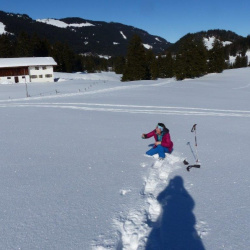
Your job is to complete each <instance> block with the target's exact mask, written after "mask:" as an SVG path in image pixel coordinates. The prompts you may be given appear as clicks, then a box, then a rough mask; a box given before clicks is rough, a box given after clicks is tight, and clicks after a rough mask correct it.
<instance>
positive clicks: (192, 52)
mask: <svg viewBox="0 0 250 250" xmlns="http://www.w3.org/2000/svg"><path fill="white" fill-rule="evenodd" d="M238 47H239V45H238ZM245 52H246V51H245ZM235 55H236V54H235ZM47 56H51V57H53V58H54V59H55V61H56V62H57V66H56V67H55V71H58V72H69V73H71V72H83V71H85V72H88V73H94V72H100V71H109V70H111V71H115V72H116V73H117V74H122V78H121V80H122V81H135V80H154V79H157V78H171V77H176V79H177V80H182V79H185V78H195V77H200V76H203V75H205V74H207V73H215V72H216V73H220V72H222V71H223V70H224V69H228V68H240V67H247V66H248V65H247V64H248V60H247V59H248V58H247V56H245V54H244V53H243V52H242V53H241V54H238V55H237V56H236V60H235V62H234V63H233V64H230V63H229V53H228V48H225V47H224V46H223V44H222V43H221V42H220V41H219V40H215V42H214V44H213V48H212V49H211V50H207V49H206V47H205V45H204V43H203V41H202V39H197V38H195V36H192V35H190V36H187V38H186V39H185V41H184V42H182V43H181V44H180V45H179V47H178V51H177V52H174V53H173V52H170V51H166V52H164V53H162V54H158V55H156V54H154V53H153V51H152V50H148V49H145V48H144V46H143V43H142V40H141V38H140V37H139V36H138V35H134V36H133V38H132V39H131V40H130V42H129V46H128V49H127V54H126V56H118V57H111V58H108V59H107V58H100V57H99V56H95V55H79V54H76V53H75V52H74V51H73V50H72V49H71V48H70V47H69V45H68V44H65V43H62V42H60V41H57V42H55V43H53V44H50V43H49V42H48V40H47V39H46V38H40V37H38V36H37V35H36V34H34V35H32V36H30V35H28V34H27V33H25V32H20V33H19V35H18V36H17V37H14V36H12V35H8V34H2V35H1V36H0V57H1V58H9V57H47Z"/></svg>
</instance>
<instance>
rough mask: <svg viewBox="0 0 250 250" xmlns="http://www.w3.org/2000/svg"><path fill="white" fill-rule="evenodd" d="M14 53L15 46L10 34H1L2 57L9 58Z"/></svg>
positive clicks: (0, 50) (0, 54)
mask: <svg viewBox="0 0 250 250" xmlns="http://www.w3.org/2000/svg"><path fill="white" fill-rule="evenodd" d="M13 55H14V54H13V46H12V43H11V41H10V39H9V36H8V35H6V34H3V35H1V36H0V57H1V58H9V57H12V56H13Z"/></svg>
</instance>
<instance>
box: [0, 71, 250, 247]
mask: <svg viewBox="0 0 250 250" xmlns="http://www.w3.org/2000/svg"><path fill="white" fill-rule="evenodd" d="M55 77H57V78H58V79H59V80H58V82H55V83H39V84H38V83H35V84H34V83H30V84H28V92H29V95H30V97H29V98H26V97H25V96H26V89H25V85H24V84H13V85H0V115H1V123H0V129H1V134H0V135H1V136H0V142H1V143H0V149H1V151H0V152H1V167H0V176H1V184H0V200H1V203H0V204H1V205H0V211H1V214H0V221H1V224H0V232H1V237H0V248H1V249H173V247H179V249H187V247H186V246H187V245H189V246H192V249H211V250H213V249H249V244H250V236H249V231H250V226H249V223H248V217H249V214H250V213H249V212H250V211H249V210H250V209H249V207H250V199H249V189H250V181H249V172H250V171H249V157H248V155H249V153H248V151H249V140H250V132H249V127H250V102H249V97H250V84H249V77H250V68H244V69H237V70H226V71H224V72H223V73H222V74H210V75H207V76H204V77H202V78H199V79H193V80H184V81H181V82H176V81H175V80H174V79H160V80H157V81H136V82H127V83H122V82H120V81H119V78H120V76H119V75H115V74H114V73H100V74H80V73H78V74H62V73H61V74H59V73H56V74H55ZM157 122H164V123H165V124H166V126H167V127H168V128H169V129H170V133H171V137H172V140H173V142H174V152H173V153H172V154H171V155H169V156H168V157H167V158H166V160H165V161H164V163H163V165H162V166H160V167H157V166H156V165H155V161H156V160H155V159H154V158H148V157H145V156H144V152H145V151H146V150H148V148H149V145H150V144H152V143H153V139H148V140H142V139H141V134H142V133H145V132H149V131H151V130H152V129H154V127H155V125H156V123H157ZM194 123H197V139H198V156H199V160H200V163H201V168H200V169H191V171H190V172H187V171H186V167H185V166H184V165H183V163H182V161H183V160H184V159H187V160H188V161H189V162H190V163H194V161H195V160H194V157H193V154H192V151H191V149H192V150H193V151H194V150H195V148H194V134H193V133H191V132H190V130H191V127H192V125H193V124H194ZM188 142H190V145H191V148H190V147H189V145H187V143H188ZM183 245H184V246H185V247H183Z"/></svg>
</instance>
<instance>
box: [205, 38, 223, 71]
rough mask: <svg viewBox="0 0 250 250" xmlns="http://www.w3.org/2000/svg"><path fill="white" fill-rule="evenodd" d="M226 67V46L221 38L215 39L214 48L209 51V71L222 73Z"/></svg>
mask: <svg viewBox="0 0 250 250" xmlns="http://www.w3.org/2000/svg"><path fill="white" fill-rule="evenodd" d="M224 68H225V58H224V48H223V44H222V43H221V42H220V41H219V40H217V39H216V40H215V41H214V43H213V48H212V49H211V50H209V51H208V72H209V73H213V72H216V73H221V72H222V71H223V69H224Z"/></svg>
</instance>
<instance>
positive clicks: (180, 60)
mask: <svg viewBox="0 0 250 250" xmlns="http://www.w3.org/2000/svg"><path fill="white" fill-rule="evenodd" d="M206 72H207V51H206V47H205V45H204V44H203V41H202V40H195V39H194V38H193V36H189V37H187V38H186V41H185V42H184V43H182V44H181V46H180V49H179V51H178V53H177V55H176V61H175V75H176V79H177V80H183V79H185V78H194V77H200V76H203V75H204V74H205V73H206Z"/></svg>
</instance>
